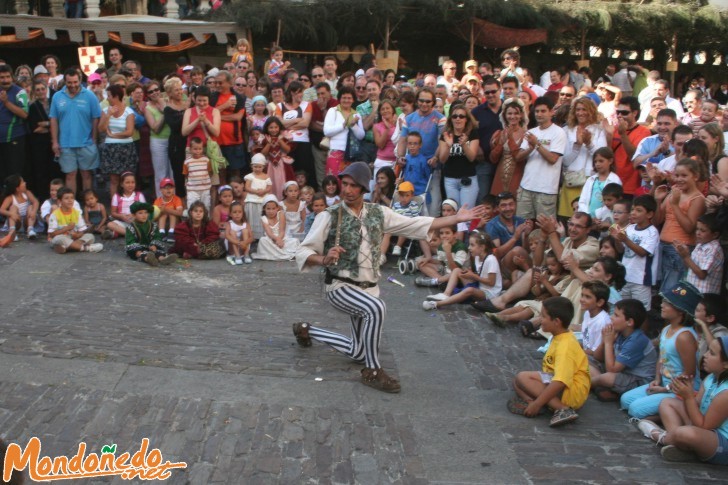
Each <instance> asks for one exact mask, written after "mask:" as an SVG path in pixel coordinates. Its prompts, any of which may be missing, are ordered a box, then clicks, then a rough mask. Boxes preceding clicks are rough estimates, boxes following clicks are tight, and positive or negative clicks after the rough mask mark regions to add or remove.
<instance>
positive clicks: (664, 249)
mask: <svg viewBox="0 0 728 485" xmlns="http://www.w3.org/2000/svg"><path fill="white" fill-rule="evenodd" d="M699 163H700V162H697V161H696V160H693V159H690V158H683V159H682V160H680V161H679V162H677V165H676V166H675V171H674V172H673V175H672V178H673V183H672V187H671V188H670V189H668V187H667V186H666V185H661V186H659V187H657V188H656V189H655V199H656V200H657V203H658V206H657V212H655V216H654V217H653V218H652V224H653V225H656V226H657V225H659V224H663V223H664V225H663V226H662V231H660V276H661V277H662V286H661V287H660V291H662V292H665V291H667V290H669V289H670V288H672V287H673V286H675V285H676V284H677V282H678V281H680V279H681V278H683V277H684V276H685V273H686V272H687V267H686V266H685V263H684V262H683V260H682V258H681V257H680V255H679V254H678V252H677V249H676V248H675V246H676V245H679V244H687V245H688V246H694V245H695V228H696V225H697V221H698V218H699V217H700V216H702V215H703V214H705V197H704V196H703V194H702V193H701V192H700V190H698V186H697V184H698V181H699V180H700V175H701V173H702V172H701V167H700V166H699V165H698V164H699Z"/></svg>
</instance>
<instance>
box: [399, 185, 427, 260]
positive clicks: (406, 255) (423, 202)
mask: <svg viewBox="0 0 728 485" xmlns="http://www.w3.org/2000/svg"><path fill="white" fill-rule="evenodd" d="M431 181H432V176H430V178H429V179H428V180H427V186H426V187H425V192H424V193H422V194H420V195H415V196H413V197H412V200H414V201H415V202H417V203H418V204H419V206H420V213H419V214H418V215H420V216H423V215H427V192H428V191H429V190H430V182H431ZM398 187H399V185H397V187H395V190H394V195H393V197H392V205H394V203H395V202H397V201H398V200H399V192H398V190H397V188H398ZM415 243H417V244H415ZM417 248H419V241H416V240H414V239H408V240H407V242H406V244H405V247H403V248H402V249H403V250H404V251H403V252H402V255H401V256H400V257H399V259H398V260H397V269H399V273H400V274H402V275H406V274H413V273H415V272H416V271H417V263H416V262H415V258H416V257H417V256H419V254H418V252H419V250H418V249H417Z"/></svg>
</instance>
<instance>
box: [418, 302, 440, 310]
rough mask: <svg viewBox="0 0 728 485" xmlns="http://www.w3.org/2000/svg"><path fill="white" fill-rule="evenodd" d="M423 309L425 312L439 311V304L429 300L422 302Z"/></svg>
mask: <svg viewBox="0 0 728 485" xmlns="http://www.w3.org/2000/svg"><path fill="white" fill-rule="evenodd" d="M422 309H423V310H425V311H427V310H437V302H436V301H429V300H426V301H423V302H422Z"/></svg>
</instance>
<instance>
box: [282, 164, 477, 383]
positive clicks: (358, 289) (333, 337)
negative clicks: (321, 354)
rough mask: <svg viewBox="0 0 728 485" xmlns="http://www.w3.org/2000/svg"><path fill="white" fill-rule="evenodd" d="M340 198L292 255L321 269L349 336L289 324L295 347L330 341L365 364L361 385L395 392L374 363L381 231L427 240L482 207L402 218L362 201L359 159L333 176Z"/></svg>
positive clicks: (366, 173)
mask: <svg viewBox="0 0 728 485" xmlns="http://www.w3.org/2000/svg"><path fill="white" fill-rule="evenodd" d="M339 178H340V179H341V194H340V196H341V202H340V203H339V204H336V205H333V206H331V207H329V208H328V209H327V210H325V211H323V212H321V213H320V214H319V215H317V216H316V219H315V221H314V223H313V226H312V227H311V231H310V232H309V233H308V236H307V237H306V239H305V240H304V241H303V243H302V244H301V246H300V247H299V249H298V252H297V253H296V263H297V264H298V268H299V269H300V270H301V271H303V270H304V269H305V268H307V267H311V266H315V265H321V266H324V267H325V268H326V277H325V283H326V298H327V299H328V300H329V302H330V303H331V304H332V305H333V306H334V307H335V308H337V309H339V310H341V311H343V312H345V313H348V314H349V316H350V317H351V337H347V336H345V335H341V334H338V333H334V332H331V331H328V330H324V329H322V328H317V327H313V326H311V324H309V323H306V322H299V323H294V324H293V334H294V335H295V337H296V340H297V342H298V344H299V345H301V346H303V347H310V346H311V340H312V339H315V340H318V341H319V342H323V343H325V344H328V345H330V346H331V347H333V348H334V349H336V350H338V351H339V352H341V353H343V354H345V355H347V356H348V357H350V358H351V359H353V360H354V361H356V362H357V363H361V364H364V365H365V366H366V367H365V368H364V369H362V371H361V381H362V383H363V384H365V385H367V386H370V387H373V388H375V389H378V390H380V391H384V392H393V393H394V392H399V391H400V385H399V381H397V379H394V378H392V377H390V376H388V375H387V373H386V372H385V371H384V369H382V366H381V365H380V363H379V341H380V339H381V335H382V325H383V323H384V315H385V313H386V307H385V304H384V301H382V300H381V299H380V298H379V287H378V286H377V285H378V280H379V276H380V272H379V266H380V264H381V261H380V256H381V251H380V248H381V242H382V236H383V235H384V234H385V233H391V234H393V235H395V236H404V237H406V238H410V239H427V237H428V232H429V231H432V230H437V229H439V228H441V227H445V226H455V225H457V223H458V222H466V221H470V220H472V219H474V218H478V217H481V216H483V208H482V207H477V208H475V209H467V208H466V207H463V208H462V209H460V211H459V212H458V213H457V214H456V215H454V216H449V217H439V218H437V219H434V218H432V217H414V218H410V217H404V216H401V215H399V214H396V213H395V212H393V211H392V210H391V209H389V208H387V207H383V206H381V205H378V204H372V203H368V202H364V194H365V193H366V192H368V190H369V181H370V180H371V178H372V174H371V172H370V170H369V167H368V166H367V164H366V163H364V162H355V163H352V164H351V165H349V166H348V167H347V168H346V169H345V170H343V171H342V172H341V173H340V174H339Z"/></svg>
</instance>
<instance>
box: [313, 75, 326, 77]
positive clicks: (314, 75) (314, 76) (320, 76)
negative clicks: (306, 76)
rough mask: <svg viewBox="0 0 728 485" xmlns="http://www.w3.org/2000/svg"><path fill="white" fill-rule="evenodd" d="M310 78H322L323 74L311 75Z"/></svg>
mask: <svg viewBox="0 0 728 485" xmlns="http://www.w3.org/2000/svg"><path fill="white" fill-rule="evenodd" d="M311 77H324V75H323V74H312V75H311Z"/></svg>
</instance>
